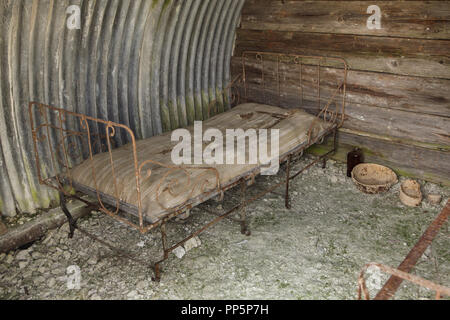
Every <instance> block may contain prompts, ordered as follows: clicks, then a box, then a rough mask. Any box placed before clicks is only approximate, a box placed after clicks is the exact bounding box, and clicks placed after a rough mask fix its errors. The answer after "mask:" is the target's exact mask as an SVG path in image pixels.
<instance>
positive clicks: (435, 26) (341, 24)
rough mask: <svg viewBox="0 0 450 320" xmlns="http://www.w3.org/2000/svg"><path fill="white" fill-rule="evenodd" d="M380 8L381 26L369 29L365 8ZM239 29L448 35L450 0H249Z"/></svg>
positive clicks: (437, 36) (391, 34) (425, 37)
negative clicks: (374, 6)
mask: <svg viewBox="0 0 450 320" xmlns="http://www.w3.org/2000/svg"><path fill="white" fill-rule="evenodd" d="M373 4H376V5H378V6H379V7H380V8H381V12H382V28H381V30H369V29H368V28H367V20H368V18H369V17H370V14H367V8H368V7H369V6H370V5H373ZM241 26H242V29H251V30H277V31H300V32H319V33H332V34H354V35H373V36H386V37H407V38H423V39H449V38H450V6H449V1H377V2H376V3H373V2H370V1H270V0H248V1H247V2H246V4H245V6H244V8H243V11H242V23H241Z"/></svg>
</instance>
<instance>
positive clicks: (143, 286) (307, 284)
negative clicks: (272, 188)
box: [0, 159, 450, 300]
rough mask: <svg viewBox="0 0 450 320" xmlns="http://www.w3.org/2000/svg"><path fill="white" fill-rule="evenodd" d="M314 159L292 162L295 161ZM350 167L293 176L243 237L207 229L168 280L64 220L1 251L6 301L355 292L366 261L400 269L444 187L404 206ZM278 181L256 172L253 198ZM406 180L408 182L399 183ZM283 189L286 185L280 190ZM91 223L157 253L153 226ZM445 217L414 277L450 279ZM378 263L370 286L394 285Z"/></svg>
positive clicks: (172, 228) (197, 218)
mask: <svg viewBox="0 0 450 320" xmlns="http://www.w3.org/2000/svg"><path fill="white" fill-rule="evenodd" d="M306 160H307V159H303V160H301V161H299V162H297V163H296V164H295V166H296V167H298V168H300V167H301V166H302V165H304V164H305V163H306V162H305V161H306ZM345 170H346V168H345V166H344V165H342V164H337V163H334V162H330V163H329V165H328V168H327V169H325V170H324V169H322V168H321V166H315V167H313V168H311V169H310V170H308V171H307V172H306V173H304V174H303V175H302V176H300V177H299V178H297V179H296V180H294V181H293V184H292V210H287V209H285V207H284V200H283V198H282V196H279V195H275V194H271V195H268V196H266V197H265V198H263V199H261V200H259V201H257V202H255V203H253V204H251V205H250V206H249V207H248V209H247V210H248V213H249V215H250V227H251V230H252V235H251V236H250V237H246V236H243V235H241V233H240V226H239V224H236V223H234V222H232V221H230V220H226V221H223V222H221V223H220V224H218V225H217V226H216V227H214V228H213V229H210V230H208V231H206V232H205V233H203V234H202V235H200V240H201V245H200V246H199V247H197V248H194V249H192V250H190V251H189V252H188V253H187V254H186V255H185V256H184V257H183V258H182V259H179V258H178V257H176V256H175V255H174V254H171V256H170V259H169V260H168V261H167V262H166V263H164V265H163V274H162V281H161V282H160V283H154V282H152V280H151V278H152V275H153V274H152V272H151V270H150V269H149V268H148V267H146V266H142V265H140V264H138V263H135V262H131V261H129V260H127V259H124V258H121V257H118V256H116V255H115V254H114V253H112V252H111V251H109V250H108V249H106V248H104V247H102V246H101V245H100V244H99V243H96V242H93V241H91V240H90V239H88V238H87V237H85V236H83V235H82V234H80V233H76V234H75V237H74V238H73V239H68V237H67V230H68V227H67V225H65V226H63V227H61V228H60V229H59V230H55V231H53V232H51V233H49V234H48V235H47V236H45V237H44V238H43V239H42V240H41V241H38V242H36V243H35V244H33V245H32V246H31V247H30V248H28V249H26V250H22V251H17V252H12V253H10V254H7V255H5V254H2V255H0V299H225V300H228V299H289V300H296V299H305V300H307V299H350V300H352V299H355V298H356V293H357V279H358V275H359V272H360V271H361V269H362V267H363V266H364V265H365V264H366V263H368V262H379V263H383V264H386V265H389V266H392V267H397V266H398V265H399V264H400V263H401V262H402V260H403V259H404V258H405V256H406V255H407V254H408V252H409V251H410V250H411V248H412V247H413V246H414V244H415V243H416V242H417V241H418V240H419V238H420V236H421V235H422V233H423V232H424V231H425V230H426V228H427V227H428V226H429V225H430V223H431V222H432V221H433V220H434V218H435V217H436V216H437V215H438V214H439V212H440V211H441V210H442V208H443V205H445V203H446V201H447V199H448V198H449V196H450V189H449V188H442V187H439V186H436V185H433V184H429V183H425V182H421V183H422V186H423V190H424V193H425V194H427V193H428V192H433V193H436V192H437V193H440V194H441V195H442V196H443V200H442V203H441V205H439V206H433V205H431V204H429V203H427V202H426V201H424V202H423V204H422V206H421V207H419V208H407V207H405V206H404V205H402V204H401V202H400V200H399V197H398V193H399V185H396V186H395V187H393V188H392V189H391V190H390V191H389V192H388V193H386V194H382V195H375V196H368V195H365V194H363V193H361V192H360V191H358V190H357V189H356V187H355V185H354V184H353V182H352V181H351V179H349V178H347V177H346V175H345ZM282 177H283V173H282V172H280V174H279V176H278V177H261V178H258V179H257V184H256V185H254V186H252V187H250V188H249V193H250V194H256V193H257V192H258V191H261V190H262V188H263V187H264V186H265V185H267V184H268V183H271V182H278V181H281V180H279V179H281V178H282ZM402 179H403V178H402ZM282 191H283V190H282V188H280V190H279V192H280V194H281V193H282ZM239 197H240V193H239V189H237V190H232V191H231V192H229V193H227V196H226V198H225V201H224V203H218V202H215V201H210V202H208V203H207V204H205V205H206V206H207V207H209V209H214V210H216V211H217V212H225V211H224V210H226V209H227V208H230V207H231V206H232V204H236V203H238V201H239ZM210 219H211V216H210V215H209V214H207V213H205V211H202V210H201V209H200V208H197V209H195V210H193V211H192V213H191V216H190V218H188V219H187V220H186V221H180V222H174V223H171V224H169V227H168V235H169V239H172V242H173V243H175V242H176V241H177V240H179V239H180V234H188V233H189V232H191V231H193V230H195V229H197V228H199V227H200V226H202V225H203V224H205V222H208V221H209V220H210ZM80 224H81V226H82V227H84V228H86V229H87V230H89V231H91V232H93V233H95V234H96V235H98V236H101V237H102V238H104V239H105V240H108V241H109V242H111V243H114V244H115V245H120V246H121V247H122V248H125V249H127V250H128V251H129V252H131V253H134V254H137V255H139V256H140V258H141V259H144V260H147V261H152V260H155V257H158V258H159V257H160V251H159V250H161V242H160V237H159V233H158V232H156V231H155V232H152V233H150V234H148V235H145V236H142V235H140V234H139V233H138V232H136V231H134V230H131V229H129V228H127V227H125V226H123V225H121V224H119V223H116V222H115V221H113V220H112V219H110V218H109V217H106V216H104V215H102V214H98V213H94V214H93V215H91V216H90V217H88V218H85V219H83V221H82V222H80ZM449 235H450V234H449V231H448V223H447V224H446V225H445V226H444V228H443V230H442V231H441V233H440V234H439V235H438V237H437V238H436V240H435V241H434V243H433V245H432V247H431V249H429V250H427V252H426V255H425V256H424V257H423V258H422V259H421V260H420V262H419V264H418V265H417V267H416V268H415V269H414V272H413V273H414V274H417V275H419V276H421V277H423V278H426V279H428V280H431V281H434V282H436V283H439V284H442V285H446V286H450V251H449V248H450V237H449ZM69 266H78V267H79V269H80V271H81V287H80V289H79V290H77V289H69V288H68V286H67V283H68V279H69V278H70V277H71V273H68V271H67V268H68V267H69ZM387 278H388V277H387V276H386V275H383V274H382V273H381V272H379V271H378V270H376V269H373V270H370V272H369V274H368V287H369V289H370V291H371V293H372V295H373V294H374V293H376V292H377V290H379V289H380V288H381V286H382V285H383V284H384V283H385V281H386V280H387ZM433 297H434V293H433V292H430V291H428V290H426V289H421V288H419V287H417V286H415V285H412V284H405V285H403V286H402V288H401V289H400V290H399V292H398V294H397V295H396V299H432V298H433Z"/></svg>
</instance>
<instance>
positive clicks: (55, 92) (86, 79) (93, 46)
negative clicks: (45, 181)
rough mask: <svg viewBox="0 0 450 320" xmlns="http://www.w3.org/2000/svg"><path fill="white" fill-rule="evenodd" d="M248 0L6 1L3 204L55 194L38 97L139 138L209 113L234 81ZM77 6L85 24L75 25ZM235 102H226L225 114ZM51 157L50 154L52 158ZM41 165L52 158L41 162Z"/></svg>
mask: <svg viewBox="0 0 450 320" xmlns="http://www.w3.org/2000/svg"><path fill="white" fill-rule="evenodd" d="M243 4H244V0H184V1H182V0H164V1H163V0H159V1H158V0H152V1H149V0H89V1H88V0H78V1H76V0H71V1H69V0H33V1H32V0H3V1H1V4H0V30H2V32H1V34H0V78H1V82H0V210H1V211H2V212H3V214H6V215H12V214H14V213H15V212H16V210H17V211H19V212H34V211H35V210H36V209H37V208H45V207H48V206H49V204H50V201H51V200H52V199H55V198H56V195H55V194H54V192H53V191H51V190H49V189H48V188H46V187H41V186H40V185H39V183H38V181H37V174H36V167H35V166H36V164H35V162H34V153H33V148H32V137H31V132H30V126H29V119H28V112H27V107H28V103H29V101H38V102H42V103H44V104H49V105H54V106H59V107H63V108H66V109H67V110H70V111H75V112H77V113H83V114H87V115H90V116H94V117H98V118H101V119H105V120H111V121H114V122H119V123H122V124H125V125H128V126H129V127H130V128H131V129H132V130H133V131H134V132H135V134H136V136H137V137H138V138H147V137H150V136H153V135H158V134H160V133H162V132H163V131H166V130H170V129H175V128H178V127H182V126H186V125H187V124H192V123H193V121H194V120H196V119H204V117H205V115H206V111H205V110H206V108H207V106H208V104H209V102H210V101H212V100H214V99H216V96H217V97H218V98H219V100H220V101H221V100H222V99H221V98H220V96H219V95H217V93H218V92H220V91H221V90H222V88H223V87H224V85H225V84H226V83H228V82H229V81H230V59H231V54H232V48H233V42H234V37H235V31H236V26H237V24H238V20H239V18H240V12H241V9H242V6H243ZM70 5H78V6H79V7H80V9H81V29H80V30H70V29H68V28H67V19H68V18H69V16H70V14H67V13H66V10H67V8H68V7H69V6H70ZM225 108H227V106H226V102H223V101H222V104H220V105H219V110H221V111H222V110H223V109H225ZM48 157H49V155H47V158H48ZM42 162H45V156H44V159H42Z"/></svg>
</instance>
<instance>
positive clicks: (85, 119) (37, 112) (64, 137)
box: [29, 51, 348, 281]
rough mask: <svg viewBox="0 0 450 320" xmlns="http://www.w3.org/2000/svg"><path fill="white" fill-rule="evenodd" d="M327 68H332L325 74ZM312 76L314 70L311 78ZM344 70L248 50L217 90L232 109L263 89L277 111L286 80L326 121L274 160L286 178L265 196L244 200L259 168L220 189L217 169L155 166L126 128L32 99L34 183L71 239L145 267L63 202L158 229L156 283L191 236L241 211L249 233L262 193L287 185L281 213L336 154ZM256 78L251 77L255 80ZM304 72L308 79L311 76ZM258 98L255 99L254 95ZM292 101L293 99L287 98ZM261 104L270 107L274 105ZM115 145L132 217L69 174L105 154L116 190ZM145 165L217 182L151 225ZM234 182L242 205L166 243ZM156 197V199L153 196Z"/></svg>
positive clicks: (326, 61) (330, 60) (313, 59)
mask: <svg viewBox="0 0 450 320" xmlns="http://www.w3.org/2000/svg"><path fill="white" fill-rule="evenodd" d="M330 66H332V67H331V68H334V69H331V68H330ZM336 66H337V67H336ZM324 70H325V71H324ZM329 70H334V71H333V72H334V74H335V76H334V77H333V78H332V79H331V80H330V78H328V79H327V80H326V81H323V80H322V79H323V78H322V75H323V74H324V72H327V73H328V72H329ZM311 71H313V73H311ZM289 72H291V73H294V74H296V76H295V79H293V78H292V76H291V75H289V74H288V73H289ZM347 73H348V66H347V63H346V62H345V60H344V59H341V58H334V57H321V56H304V55H296V54H280V53H272V52H253V51H251V52H244V53H243V55H242V74H241V75H240V76H239V77H237V78H236V79H234V80H233V81H232V82H231V83H230V84H229V85H228V86H227V87H226V88H225V89H224V90H223V91H222V93H221V94H222V95H223V97H222V98H223V100H222V101H228V102H229V103H232V104H234V105H236V104H238V103H240V102H241V100H243V101H245V102H248V101H254V102H257V101H255V100H257V99H255V98H254V97H252V96H251V91H252V90H255V91H258V90H262V92H263V93H264V94H263V99H264V102H266V101H267V100H266V99H267V97H266V93H267V95H272V97H277V98H276V99H277V104H278V106H281V99H284V98H287V96H288V95H285V94H283V93H282V92H281V88H282V85H283V83H284V82H286V83H290V84H291V86H290V87H293V88H295V92H296V93H295V94H296V95H297V94H298V101H299V103H298V104H299V107H300V108H301V107H302V106H303V105H304V103H309V105H311V104H316V103H317V105H316V106H317V115H316V118H315V119H316V120H319V119H320V120H321V121H324V122H326V123H327V124H329V126H328V127H327V130H326V131H325V132H323V133H321V134H320V135H318V136H314V133H313V131H314V122H315V121H316V120H314V121H313V123H311V127H310V130H309V132H308V141H307V143H305V144H303V145H301V146H298V147H297V148H295V149H294V150H292V151H291V152H289V153H287V154H283V155H280V164H283V163H287V164H286V179H283V181H282V182H280V183H278V184H276V185H273V186H271V187H270V188H268V189H266V190H265V191H264V192H261V193H260V194H258V195H257V196H255V197H253V198H251V199H246V189H247V186H248V185H251V184H253V183H254V182H255V177H256V175H258V174H259V171H258V170H259V169H260V168H257V169H256V170H253V171H252V172H248V174H246V175H245V176H242V177H238V179H237V180H236V181H232V183H229V184H227V185H222V184H221V182H220V178H219V176H218V172H217V169H215V168H213V167H189V166H171V165H168V164H163V163H157V162H155V161H153V160H151V159H138V153H137V150H136V143H137V141H136V137H135V134H134V132H133V131H132V130H131V129H130V128H129V127H128V126H126V125H122V124H118V123H114V122H111V121H105V120H101V119H97V118H94V117H90V116H87V115H83V114H78V113H75V112H71V111H67V110H65V109H61V108H56V107H52V106H48V105H44V104H41V103H38V102H30V104H29V116H30V121H31V130H32V136H33V141H34V150H35V155H36V159H35V160H36V167H37V170H38V172H37V173H38V178H39V182H40V183H41V184H43V185H46V186H48V187H51V188H53V189H55V190H57V191H58V192H59V194H60V204H61V207H62V209H63V211H64V213H65V214H66V216H67V219H68V223H69V227H70V234H69V237H73V235H74V231H75V230H76V229H77V230H79V231H81V232H82V233H83V234H85V235H87V236H89V237H91V238H93V239H94V240H97V241H100V242H101V243H102V244H104V245H105V246H108V247H109V248H110V249H111V250H114V251H116V252H118V253H119V254H121V255H124V256H126V257H128V258H130V259H132V260H135V261H138V262H141V263H145V264H148V263H146V262H142V261H140V260H139V259H137V258H135V257H133V256H130V255H128V254H127V253H126V252H125V251H123V250H120V249H117V248H115V247H113V246H111V245H109V244H108V243H106V242H104V241H103V240H101V239H99V238H98V237H96V236H94V235H91V234H89V233H88V232H86V231H84V230H82V229H81V228H79V226H78V225H77V221H75V220H74V219H73V217H72V215H71V214H70V212H69V211H68V210H67V207H66V200H67V198H73V199H78V200H80V201H82V202H84V203H86V204H87V205H88V207H89V208H90V209H91V210H98V211H101V212H103V213H105V214H107V215H108V216H110V217H112V218H113V219H116V220H118V221H119V222H122V223H125V224H126V225H128V226H129V227H132V228H134V229H136V230H138V231H139V232H141V233H142V234H145V233H147V232H149V231H151V230H153V229H155V228H159V229H160V233H161V239H162V249H163V257H162V258H161V260H158V261H157V262H154V263H150V266H151V268H152V269H153V271H154V275H155V277H154V280H155V281H159V280H160V277H161V276H160V265H161V264H162V263H163V262H164V261H166V260H167V259H168V258H169V253H171V252H172V251H174V250H175V249H176V248H178V247H180V246H182V245H184V244H185V243H186V242H187V241H189V240H190V239H192V238H194V237H197V236H198V235H199V234H201V233H202V232H204V231H205V230H207V229H208V228H210V227H212V226H214V225H216V224H217V223H218V222H220V221H221V220H223V219H225V218H230V219H231V218H232V217H231V215H232V214H233V213H235V212H237V211H239V212H240V219H233V220H235V221H237V222H239V223H240V224H241V232H242V233H243V234H246V235H248V236H249V235H250V231H249V227H248V221H247V216H246V212H245V207H246V206H247V205H249V204H250V203H252V202H255V201H256V200H258V199H260V198H261V197H263V196H264V195H266V194H268V193H272V192H275V190H276V189H277V188H279V187H282V186H283V185H284V186H285V205H286V208H288V209H290V195H289V189H290V181H291V180H293V179H294V178H296V177H297V176H299V175H300V174H301V173H303V172H304V171H305V170H307V169H308V168H310V167H311V166H313V165H315V164H317V163H319V162H320V161H323V163H324V166H325V165H326V160H327V159H328V157H329V156H330V155H332V154H334V153H335V152H336V148H337V132H338V129H339V128H340V127H341V126H342V124H343V122H344V120H345V103H346V84H347ZM252 74H253V76H254V78H253V81H252V80H250V77H251V75H252ZM255 74H256V75H257V76H256V77H255ZM306 74H308V75H309V78H308V75H306ZM311 74H314V75H315V76H311ZM297 75H298V77H297ZM255 79H256V80H255ZM283 80H284V81H283ZM270 81H272V82H273V83H274V86H275V88H274V90H272V89H271V88H273V86H272V87H271V86H270V85H268V83H269V84H270ZM330 81H331V82H334V81H336V82H337V83H331V84H330ZM330 88H331V89H330ZM311 91H312V92H313V93H312V94H310V93H311ZM324 92H327V94H324ZM241 96H242V98H241ZM256 96H257V97H258V96H260V95H256ZM324 96H325V97H324ZM290 98H291V99H292V97H290ZM269 99H270V98H269ZM296 99H297V98H296ZM214 104H215V101H213V102H212V103H211V104H210V106H209V112H210V113H211V106H213V105H214ZM266 104H276V103H275V102H272V103H266ZM119 131H120V132H119ZM330 135H333V139H334V144H333V149H332V150H331V151H329V152H327V153H326V154H324V155H322V156H320V157H317V159H315V160H314V161H313V162H311V163H310V164H309V165H308V166H306V167H304V168H302V169H301V170H299V171H298V172H295V173H292V172H291V171H292V161H293V159H294V157H295V156H298V155H300V156H301V155H303V153H304V151H305V150H306V149H308V148H309V147H310V146H312V145H314V144H316V143H318V142H320V143H323V141H324V139H325V137H327V136H330ZM118 140H119V142H118ZM117 144H122V145H126V144H127V145H130V146H131V147H132V153H133V159H134V163H132V165H133V166H134V175H135V185H136V190H135V192H136V195H137V199H138V203H139V205H138V208H137V212H134V213H133V214H130V210H129V209H130V208H129V207H127V204H126V203H123V202H122V201H121V199H120V198H119V197H118V195H117V193H116V194H112V195H111V194H110V195H105V194H102V193H101V192H100V191H99V190H98V188H96V190H93V191H92V190H87V189H86V188H83V186H80V185H77V183H76V181H73V180H72V179H71V169H72V168H73V167H74V166H75V165H76V164H77V163H80V162H82V161H88V160H90V161H91V162H92V159H93V157H94V155H95V154H98V153H109V155H110V160H111V161H110V168H111V174H112V176H113V178H114V184H115V190H117V183H118V182H117V178H116V173H117V172H116V168H115V167H114V160H113V152H112V151H113V150H114V148H115V147H116V146H117ZM45 164H49V165H50V166H49V167H45V166H44V165H45ZM148 164H155V165H158V166H161V167H164V168H167V169H168V172H169V173H168V174H167V175H165V176H164V177H163V179H168V175H170V172H173V171H175V170H184V171H186V170H187V169H195V170H203V171H204V172H209V173H212V174H214V175H216V177H217V180H216V182H215V183H216V184H215V185H216V187H215V188H214V190H213V191H207V192H206V191H205V189H204V185H205V182H204V181H196V182H194V183H192V185H190V187H191V188H196V187H199V186H200V187H203V189H202V194H201V196H199V197H197V198H196V199H188V200H187V201H186V202H185V203H183V204H182V205H180V206H177V207H175V208H170V209H167V214H166V215H165V216H164V218H163V219H161V220H159V221H157V222H155V223H149V222H148V221H146V219H145V218H144V215H143V208H142V204H141V200H142V199H141V192H142V190H141V186H142V182H143V181H145V180H147V179H151V177H152V172H151V170H147V169H146V166H147V165H148ZM92 179H93V180H94V181H95V183H96V172H95V168H94V166H92ZM133 183H134V182H133ZM238 185H240V186H241V202H240V203H239V204H238V205H236V206H235V207H233V208H232V209H230V210H228V211H227V212H226V213H225V214H217V213H214V212H209V213H213V214H215V215H216V217H215V218H214V219H213V220H212V221H211V222H209V223H208V224H206V225H205V226H204V227H203V228H201V229H200V230H198V231H196V232H194V233H193V234H191V235H189V236H188V237H186V238H185V239H184V240H182V241H180V242H178V243H177V244H175V245H172V246H170V245H169V242H168V239H167V233H166V226H167V223H168V222H169V221H170V220H172V219H173V218H175V217H177V216H179V215H181V214H183V213H185V212H186V211H188V210H190V209H192V208H193V207H196V206H198V205H200V204H202V203H204V202H205V201H207V200H209V199H212V198H214V197H220V198H221V199H223V196H224V193H225V191H227V190H229V189H231V188H234V187H236V186H238ZM169 189H170V188H169ZM74 190H75V191H77V192H81V193H83V194H87V195H90V196H93V197H94V198H95V197H96V198H97V201H96V202H91V201H87V200H86V199H85V198H84V197H79V196H77V194H76V193H75V192H72V191H74ZM192 190H193V189H192ZM169 192H170V190H169ZM156 196H157V197H158V196H159V194H157V195H156ZM106 197H108V199H109V201H107V200H106ZM206 211H207V210H206Z"/></svg>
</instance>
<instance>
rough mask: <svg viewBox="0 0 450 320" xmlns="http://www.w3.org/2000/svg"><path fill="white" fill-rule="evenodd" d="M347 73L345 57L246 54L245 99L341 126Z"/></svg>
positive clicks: (243, 68) (244, 61) (268, 53)
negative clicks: (300, 109) (296, 111)
mask: <svg viewBox="0 0 450 320" xmlns="http://www.w3.org/2000/svg"><path fill="white" fill-rule="evenodd" d="M347 74H348V65H347V63H346V61H345V60H344V59H342V58H334V57H324V56H306V55H298V54H283V53H273V52H258V51H245V52H244V53H243V54H242V86H241V95H242V100H243V101H244V102H257V103H264V104H270V105H275V106H279V107H287V108H292V107H296V108H302V109H304V110H306V111H308V112H310V113H313V114H315V115H317V116H318V117H320V118H323V120H325V121H327V122H331V123H333V124H337V126H338V127H340V126H342V124H343V122H344V120H345V103H346V88H347Z"/></svg>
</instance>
